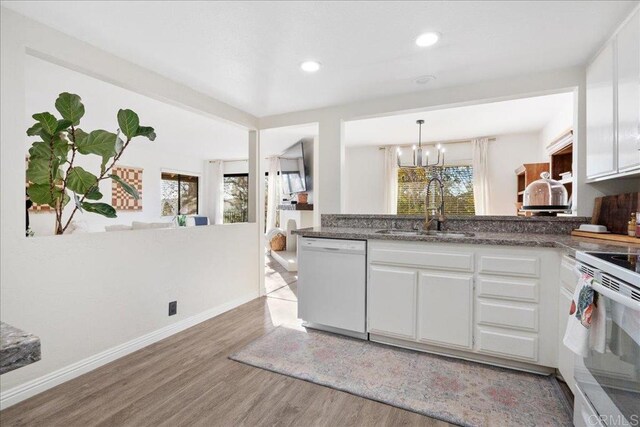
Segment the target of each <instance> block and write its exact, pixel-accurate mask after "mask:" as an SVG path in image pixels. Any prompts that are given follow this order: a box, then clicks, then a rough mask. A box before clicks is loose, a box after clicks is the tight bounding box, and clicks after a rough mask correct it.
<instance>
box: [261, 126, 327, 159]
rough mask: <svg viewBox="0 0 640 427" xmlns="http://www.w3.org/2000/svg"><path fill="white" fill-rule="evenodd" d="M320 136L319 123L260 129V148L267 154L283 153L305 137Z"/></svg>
mask: <svg viewBox="0 0 640 427" xmlns="http://www.w3.org/2000/svg"><path fill="white" fill-rule="evenodd" d="M315 136H318V124H317V123H313V124H307V125H300V126H287V127H281V128H273V129H265V130H261V131H260V150H261V152H262V154H264V155H265V156H273V155H278V154H282V153H283V152H284V151H286V150H287V148H289V147H291V146H292V145H293V144H295V143H296V142H298V141H300V140H301V139H303V138H313V137H315Z"/></svg>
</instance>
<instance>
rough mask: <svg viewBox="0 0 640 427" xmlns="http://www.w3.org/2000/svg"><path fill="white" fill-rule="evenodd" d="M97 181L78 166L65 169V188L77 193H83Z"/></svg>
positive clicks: (92, 175)
mask: <svg viewBox="0 0 640 427" xmlns="http://www.w3.org/2000/svg"><path fill="white" fill-rule="evenodd" d="M97 183H98V178H97V177H96V176H95V175H94V174H92V173H90V172H87V171H86V170H84V169H82V168H81V167H80V166H74V167H72V168H71V169H69V170H68V171H67V188H69V190H71V191H73V192H74V193H78V194H85V193H86V192H87V191H89V190H90V189H91V188H92V187H94V186H95V185H96V184H97Z"/></svg>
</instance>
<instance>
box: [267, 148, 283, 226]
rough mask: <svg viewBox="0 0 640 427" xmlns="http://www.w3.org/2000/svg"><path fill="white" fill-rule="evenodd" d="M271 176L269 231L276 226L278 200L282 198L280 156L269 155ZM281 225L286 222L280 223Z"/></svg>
mask: <svg viewBox="0 0 640 427" xmlns="http://www.w3.org/2000/svg"><path fill="white" fill-rule="evenodd" d="M268 160H269V176H268V180H267V190H268V191H267V218H266V221H265V222H266V229H267V233H268V232H269V231H271V230H272V229H274V228H276V215H277V208H278V200H279V199H280V194H279V192H280V191H279V187H280V186H279V185H278V178H279V175H278V173H279V172H280V158H279V157H277V156H273V157H269V158H268ZM280 226H281V227H283V226H284V224H280Z"/></svg>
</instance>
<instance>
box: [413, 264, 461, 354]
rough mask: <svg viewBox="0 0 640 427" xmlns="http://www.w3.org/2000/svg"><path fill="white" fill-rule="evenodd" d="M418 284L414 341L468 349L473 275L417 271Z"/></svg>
mask: <svg viewBox="0 0 640 427" xmlns="http://www.w3.org/2000/svg"><path fill="white" fill-rule="evenodd" d="M418 283H419V285H418V286H419V287H418V340H419V341H422V342H426V343H431V344H436V345H443V346H453V347H458V348H466V349H470V348H472V347H473V340H472V334H473V276H472V275H470V274H450V273H431V272H420V278H419V282H418Z"/></svg>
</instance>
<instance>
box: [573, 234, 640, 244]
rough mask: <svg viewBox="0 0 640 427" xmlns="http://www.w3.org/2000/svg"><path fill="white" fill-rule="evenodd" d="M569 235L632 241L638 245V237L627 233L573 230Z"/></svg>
mask: <svg viewBox="0 0 640 427" xmlns="http://www.w3.org/2000/svg"><path fill="white" fill-rule="evenodd" d="M571 235H572V236H575V237H588V238H590V239H601V240H609V241H613V242H620V243H633V244H636V245H640V237H631V236H628V235H627V236H623V235H622V234H611V233H591V232H589V231H580V230H573V231H572V232H571Z"/></svg>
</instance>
